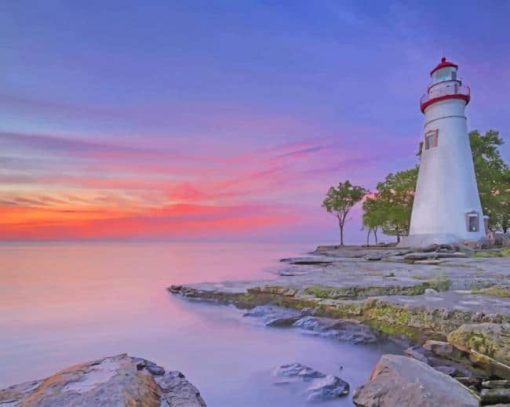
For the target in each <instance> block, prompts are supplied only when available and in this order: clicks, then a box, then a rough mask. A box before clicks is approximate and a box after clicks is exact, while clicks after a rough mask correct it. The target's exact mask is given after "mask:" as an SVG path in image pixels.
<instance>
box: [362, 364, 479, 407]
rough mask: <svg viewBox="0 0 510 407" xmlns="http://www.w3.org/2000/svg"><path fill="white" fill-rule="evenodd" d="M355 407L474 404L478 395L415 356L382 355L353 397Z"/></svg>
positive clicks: (433, 406)
mask: <svg viewBox="0 0 510 407" xmlns="http://www.w3.org/2000/svg"><path fill="white" fill-rule="evenodd" d="M353 402H354V404H355V405H356V406H358V407H374V406H378V407H393V406H420V407H436V406H449V407H461V406H462V407H469V406H473V407H475V406H478V404H479V403H478V398H477V397H476V395H475V394H474V393H472V392H471V391H470V390H469V389H467V388H466V387H465V386H463V385H462V384H460V383H459V382H457V381H456V380H455V379H452V378H451V377H450V376H447V375H445V374H443V373H441V372H438V371H436V370H434V369H433V368H431V367H430V366H428V365H426V364H425V363H422V362H419V361H417V360H415V359H412V358H409V357H406V356H399V355H383V356H382V357H381V359H380V360H379V362H378V363H377V365H376V366H375V368H374V370H373V371H372V374H371V375H370V381H369V382H368V383H367V384H365V385H363V386H361V387H360V388H359V389H358V390H356V393H355V394H354V397H353Z"/></svg>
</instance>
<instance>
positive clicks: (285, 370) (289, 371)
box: [273, 363, 326, 381]
mask: <svg viewBox="0 0 510 407" xmlns="http://www.w3.org/2000/svg"><path fill="white" fill-rule="evenodd" d="M273 375H274V376H276V377H279V378H284V379H299V380H305V381H308V380H312V379H318V378H323V377H325V376H326V375H325V374H324V373H322V372H319V371H318V370H315V369H312V368H311V367H308V366H305V365H302V364H301V363H290V364H287V365H281V366H279V367H277V368H275V369H274V370H273Z"/></svg>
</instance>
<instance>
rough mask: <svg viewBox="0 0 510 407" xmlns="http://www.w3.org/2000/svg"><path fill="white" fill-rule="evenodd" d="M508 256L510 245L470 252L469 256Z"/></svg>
mask: <svg viewBox="0 0 510 407" xmlns="http://www.w3.org/2000/svg"><path fill="white" fill-rule="evenodd" d="M509 256H510V247H505V248H504V249H499V250H498V249H495V250H481V251H476V252H473V253H472V254H471V257H481V258H488V257H509Z"/></svg>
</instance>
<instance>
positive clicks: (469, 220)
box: [466, 212, 480, 232]
mask: <svg viewBox="0 0 510 407" xmlns="http://www.w3.org/2000/svg"><path fill="white" fill-rule="evenodd" d="M466 226H467V230H468V232H478V231H479V230H480V215H479V214H478V212H468V213H466Z"/></svg>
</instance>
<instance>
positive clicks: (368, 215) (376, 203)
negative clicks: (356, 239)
mask: <svg viewBox="0 0 510 407" xmlns="http://www.w3.org/2000/svg"><path fill="white" fill-rule="evenodd" d="M385 221H386V213H385V208H384V205H382V201H381V200H380V199H377V195H373V196H371V197H367V198H366V199H365V201H364V202H363V226H364V227H365V228H366V229H367V246H369V245H370V234H371V233H373V235H374V240H375V244H377V243H378V238H377V232H378V230H379V228H380V227H381V226H382V225H383V224H384V222H385Z"/></svg>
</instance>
